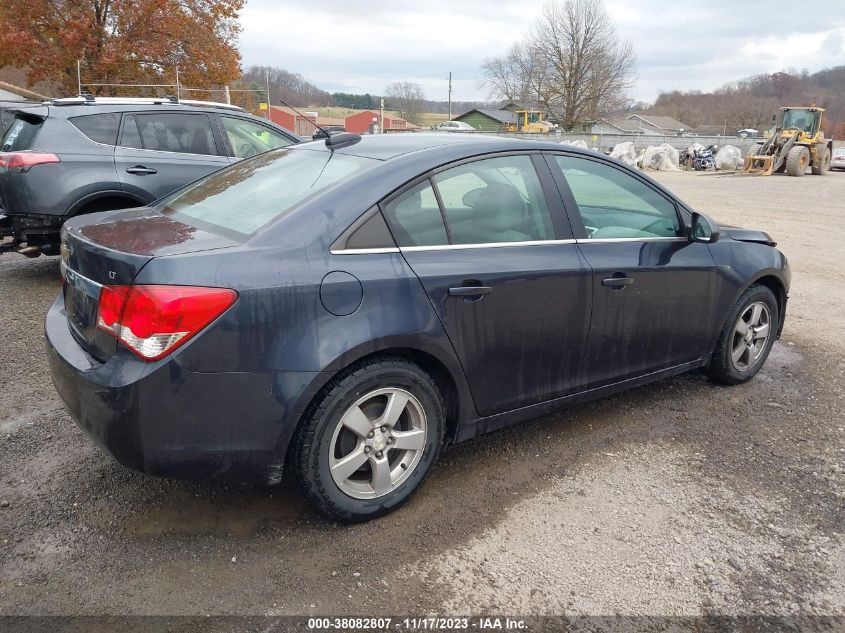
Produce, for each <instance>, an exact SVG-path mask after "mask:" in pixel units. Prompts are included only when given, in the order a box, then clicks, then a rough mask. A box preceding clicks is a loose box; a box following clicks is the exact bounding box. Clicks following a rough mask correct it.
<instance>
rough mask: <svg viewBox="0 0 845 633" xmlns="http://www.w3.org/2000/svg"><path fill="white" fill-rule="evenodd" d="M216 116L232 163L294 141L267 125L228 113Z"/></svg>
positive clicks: (285, 145)
mask: <svg viewBox="0 0 845 633" xmlns="http://www.w3.org/2000/svg"><path fill="white" fill-rule="evenodd" d="M218 116H219V119H220V125H221V127H222V129H223V133H224V140H225V141H226V144H227V145H228V147H227V148H226V153H227V154H228V155H229V157H230V160H231V162H233V163H234V162H237V161H239V160H243V159H244V158H250V157H251V156H256V155H257V154H262V153H263V152H267V151H269V150H271V149H276V148H279V147H287V146H288V145H291V144H293V143H294V140H293V138H291V137H289V136H286V135H284V134H282V133H281V132H279V131H278V130H274V129H273V128H271V127H269V126H267V125H261V124H260V123H257V122H255V121H250V120H249V119H247V118H244V117H238V116H233V115H228V114H221V115H218Z"/></svg>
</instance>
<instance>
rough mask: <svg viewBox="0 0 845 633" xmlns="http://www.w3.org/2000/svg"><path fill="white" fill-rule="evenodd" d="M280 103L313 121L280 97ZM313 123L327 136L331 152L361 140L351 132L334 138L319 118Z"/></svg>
mask: <svg viewBox="0 0 845 633" xmlns="http://www.w3.org/2000/svg"><path fill="white" fill-rule="evenodd" d="M268 101H269V99H268ZM279 103H281V104H282V105H283V106H285V107H288V108H290V109H291V110H293V111H294V112H296V113H297V114H298V115H299V116H301V117H302V118H303V119H305V120H306V121H311V119H310V118H309V117H307V116H305V115H304V114H302V112H300V111H299V110H297V109H296V108H294V107H293V106H292V105H290V104H288V103H286V102H285V100H284V99H282V98H281V97H279ZM269 107H270V104H269V103H268V104H267V108H268V109H269ZM268 113H269V110H268ZM271 120H272V119H271ZM311 122H312V123H313V124H314V127H316V128H317V129H318V130H320V131H321V132H322V133H323V134H324V135H325V137H326V147H328V148H329V151H332V152H333V151H334V150H336V149H341V148H342V147H349V146H350V145H355V143H357V142H358V141H360V140H361V136H360V135H358V134H352V133H350V132H342V133H340V134H335V135H334V136H332V135H331V134H330V133H329V132H328V131H327V130H325V129H324V128H323V127H321V126H320V125H318V124H317V117H314V120H313V121H311Z"/></svg>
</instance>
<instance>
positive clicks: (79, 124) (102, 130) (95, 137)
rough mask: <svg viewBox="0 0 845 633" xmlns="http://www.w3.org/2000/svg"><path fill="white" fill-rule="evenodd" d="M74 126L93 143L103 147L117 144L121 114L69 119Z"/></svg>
mask: <svg viewBox="0 0 845 633" xmlns="http://www.w3.org/2000/svg"><path fill="white" fill-rule="evenodd" d="M69 120H70V122H71V123H72V124H73V126H74V127H75V128H76V129H77V130H79V131H80V132H82V133H83V134H84V135H85V136H87V137H88V138H89V139H91V140H92V141H95V142H97V143H102V144H103V145H114V144H115V143H117V130H118V128H119V127H120V114H118V113H114V112H112V113H106V114H87V115H85V116H76V117H73V118H71V119H69Z"/></svg>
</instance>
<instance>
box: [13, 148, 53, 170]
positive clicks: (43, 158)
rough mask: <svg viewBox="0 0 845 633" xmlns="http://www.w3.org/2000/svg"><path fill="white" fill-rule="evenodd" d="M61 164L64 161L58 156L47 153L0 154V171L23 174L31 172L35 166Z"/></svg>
mask: <svg viewBox="0 0 845 633" xmlns="http://www.w3.org/2000/svg"><path fill="white" fill-rule="evenodd" d="M60 162H62V161H61V159H60V158H59V157H58V156H56V155H55V154H48V153H46V152H14V153H10V154H0V169H14V170H16V171H21V172H26V171H29V170H30V169H31V168H32V167H34V166H35V165H48V164H51V163H60Z"/></svg>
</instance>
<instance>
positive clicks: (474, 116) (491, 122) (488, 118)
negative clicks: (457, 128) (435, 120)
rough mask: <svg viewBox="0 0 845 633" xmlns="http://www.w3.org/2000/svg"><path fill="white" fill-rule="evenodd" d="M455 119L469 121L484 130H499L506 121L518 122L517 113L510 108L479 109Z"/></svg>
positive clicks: (477, 128) (476, 127)
mask: <svg viewBox="0 0 845 633" xmlns="http://www.w3.org/2000/svg"><path fill="white" fill-rule="evenodd" d="M454 120H455V121H461V122H463V123H468V124H469V125H471V126H472V127H474V128H475V129H476V130H480V131H482V132H498V131H499V130H501V129H502V126H503V125H505V124H506V123H513V124H514V125H515V124H516V115H515V114H514V113H513V112H511V111H510V110H478V109H473V110H470V111H469V112H464V113H463V114H461V115H459V116H456V117H455V118H454Z"/></svg>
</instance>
